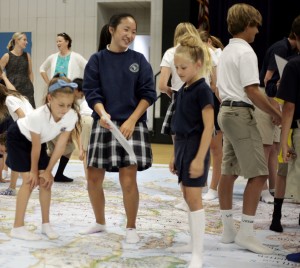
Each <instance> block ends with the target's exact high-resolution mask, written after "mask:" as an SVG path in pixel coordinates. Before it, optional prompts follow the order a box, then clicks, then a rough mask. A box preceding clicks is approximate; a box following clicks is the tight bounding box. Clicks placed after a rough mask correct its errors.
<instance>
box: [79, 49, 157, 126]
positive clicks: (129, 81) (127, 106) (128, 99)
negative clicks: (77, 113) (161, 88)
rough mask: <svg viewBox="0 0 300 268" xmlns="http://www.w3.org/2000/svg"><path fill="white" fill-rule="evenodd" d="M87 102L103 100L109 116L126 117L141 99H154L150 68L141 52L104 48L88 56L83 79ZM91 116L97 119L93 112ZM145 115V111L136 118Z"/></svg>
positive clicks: (142, 119)
mask: <svg viewBox="0 0 300 268" xmlns="http://www.w3.org/2000/svg"><path fill="white" fill-rule="evenodd" d="M83 92H84V94H85V98H86V100H87V103H88V105H89V106H90V107H91V108H92V109H93V108H94V106H95V104H97V103H102V104H103V105H104V108H105V110H106V112H107V113H109V114H110V116H111V120H116V121H121V122H123V121H125V120H127V119H128V117H129V116H130V115H131V114H132V113H133V111H134V110H135V108H136V107H137V105H138V103H139V102H140V100H141V99H144V100H146V101H148V102H149V104H150V105H151V104H152V103H153V102H154V101H155V100H156V90H155V87H154V79H153V71H152V68H151V66H150V64H149V63H148V62H147V60H146V59H145V57H144V55H143V54H141V53H139V52H136V51H133V50H131V49H128V50H127V51H126V52H121V53H114V52H111V51H109V50H107V49H104V50H101V51H100V52H97V53H95V54H93V55H92V56H91V58H90V59H89V61H88V63H87V65H86V67H85V71H84V80H83ZM92 116H93V118H94V119H95V120H98V119H99V116H98V114H97V113H96V112H93V115H92ZM146 119H147V117H146V113H144V114H143V115H142V117H141V118H140V120H139V121H145V120H146Z"/></svg>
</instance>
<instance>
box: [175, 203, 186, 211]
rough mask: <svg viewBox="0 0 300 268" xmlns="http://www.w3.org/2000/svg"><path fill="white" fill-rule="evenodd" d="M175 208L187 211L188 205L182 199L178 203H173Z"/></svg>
mask: <svg viewBox="0 0 300 268" xmlns="http://www.w3.org/2000/svg"><path fill="white" fill-rule="evenodd" d="M175 208H177V209H180V210H183V211H189V208H188V205H187V203H186V202H185V201H182V202H180V203H178V204H177V205H175Z"/></svg>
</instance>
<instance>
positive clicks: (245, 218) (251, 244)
mask: <svg viewBox="0 0 300 268" xmlns="http://www.w3.org/2000/svg"><path fill="white" fill-rule="evenodd" d="M254 218H255V216H249V215H245V214H243V215H242V221H241V225H240V230H239V232H238V234H237V235H236V237H235V239H234V242H235V243H236V244H237V245H239V246H240V247H242V248H245V249H248V250H250V251H252V252H254V253H257V254H273V250H272V249H270V248H269V247H266V246H264V245H263V244H262V243H261V242H260V241H259V240H258V239H257V238H256V237H255V234H254V230H253V223H254Z"/></svg>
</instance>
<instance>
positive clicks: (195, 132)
mask: <svg viewBox="0 0 300 268" xmlns="http://www.w3.org/2000/svg"><path fill="white" fill-rule="evenodd" d="M174 64H175V68H176V71H177V74H178V76H179V77H180V79H181V80H182V81H183V82H184V85H183V86H182V87H181V88H180V90H179V91H178V93H177V96H176V99H175V113H174V115H173V118H172V124H171V128H172V131H173V132H174V133H175V142H174V144H175V150H174V151H175V152H174V155H175V157H174V158H172V160H171V162H170V164H169V167H170V171H171V172H172V173H174V174H177V175H178V182H179V183H181V187H182V192H183V196H184V199H185V202H186V203H187V205H188V219H189V225H190V233H191V241H190V243H189V244H188V245H185V246H184V247H180V248H178V250H172V251H173V252H174V251H176V252H179V251H180V250H182V251H185V252H186V251H190V252H192V259H191V262H190V265H189V267H193V268H196V267H202V262H203V261H202V251H203V237H204V232H205V213H204V209H203V204H202V188H203V187H204V186H205V184H206V181H207V176H208V170H209V145H210V142H211V138H212V135H213V131H214V108H213V106H214V99H213V93H212V91H211V89H210V87H209V86H208V84H207V83H206V82H205V78H204V76H205V74H206V73H207V72H209V70H210V68H211V60H210V57H209V54H208V53H207V50H206V49H205V46H204V45H203V43H202V42H201V40H200V38H199V36H197V37H195V36H191V35H186V36H184V37H183V38H182V40H181V41H180V44H179V46H178V47H177V48H176V51H175V55H174ZM174 249H175V248H174Z"/></svg>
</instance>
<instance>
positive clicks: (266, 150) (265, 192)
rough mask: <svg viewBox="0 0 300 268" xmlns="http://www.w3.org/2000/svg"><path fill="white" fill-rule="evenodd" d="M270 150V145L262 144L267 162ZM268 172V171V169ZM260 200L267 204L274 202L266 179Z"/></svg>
mask: <svg viewBox="0 0 300 268" xmlns="http://www.w3.org/2000/svg"><path fill="white" fill-rule="evenodd" d="M271 150H272V145H267V144H264V153H265V158H266V162H267V163H268V162H269V159H270V155H271ZM269 173H270V171H269ZM260 200H261V201H262V202H265V203H268V204H272V203H273V202H274V197H273V196H272V195H271V194H270V191H269V187H268V184H267V180H266V181H265V183H264V185H263V189H262V191H261V196H260Z"/></svg>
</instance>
